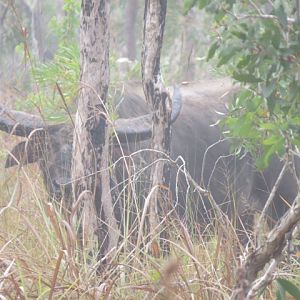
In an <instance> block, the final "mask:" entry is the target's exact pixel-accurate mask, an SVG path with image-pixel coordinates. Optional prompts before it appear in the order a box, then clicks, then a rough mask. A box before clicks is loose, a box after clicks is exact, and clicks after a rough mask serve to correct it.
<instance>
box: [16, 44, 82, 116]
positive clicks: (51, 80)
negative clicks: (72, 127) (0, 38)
mask: <svg viewBox="0 0 300 300" xmlns="http://www.w3.org/2000/svg"><path fill="white" fill-rule="evenodd" d="M79 74H80V65H79V49H78V46H77V45H70V46H68V47H65V46H60V47H59V49H58V51H57V53H56V54H55V56H54V59H53V61H50V62H48V63H39V64H37V66H36V67H34V68H33V69H32V77H33V80H34V82H35V84H36V87H37V89H36V91H34V92H31V93H30V94H29V95H28V96H27V101H26V102H25V103H24V102H20V101H19V102H18V103H17V106H18V108H19V109H22V108H23V107H24V106H26V108H27V109H29V110H32V109H33V108H35V107H38V108H39V109H41V110H42V112H43V117H44V118H45V119H49V120H53V121H63V120H64V119H65V117H66V116H67V111H66V106H69V105H70V104H71V103H72V102H73V100H74V99H75V98H76V96H77V93H78V82H79ZM59 90H60V91H61V92H62V95H63V97H62V95H61V94H60V91H59Z"/></svg>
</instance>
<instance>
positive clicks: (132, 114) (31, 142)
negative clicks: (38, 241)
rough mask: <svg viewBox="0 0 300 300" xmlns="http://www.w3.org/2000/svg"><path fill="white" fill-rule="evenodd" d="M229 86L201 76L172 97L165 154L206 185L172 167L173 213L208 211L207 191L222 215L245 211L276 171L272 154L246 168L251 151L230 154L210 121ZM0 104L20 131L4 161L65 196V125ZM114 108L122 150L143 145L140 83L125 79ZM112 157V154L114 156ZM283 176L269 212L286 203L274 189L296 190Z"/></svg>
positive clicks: (146, 125)
mask: <svg viewBox="0 0 300 300" xmlns="http://www.w3.org/2000/svg"><path fill="white" fill-rule="evenodd" d="M234 91H235V88H234V87H233V85H232V83H231V82H230V81H229V80H227V79H220V80H205V81H200V82H196V83H192V84H187V85H182V86H181V94H182V97H183V106H182V109H181V112H180V114H179V111H180V104H178V105H177V104H176V103H177V102H180V101H175V109H174V112H173V115H172V119H173V120H175V119H176V118H177V117H178V118H177V121H176V122H175V123H174V124H173V126H172V130H173V136H172V148H171V157H172V158H173V159H176V158H178V157H180V158H182V161H183V162H185V166H186V170H187V171H188V172H189V174H190V175H191V177H192V179H193V181H195V182H196V183H198V184H199V185H200V186H201V187H203V188H205V189H207V190H208V191H209V192H210V194H211V197H207V196H206V195H202V194H201V193H198V192H197V191H196V190H195V189H194V188H193V186H191V185H190V184H189V180H188V178H186V176H184V174H179V176H178V172H177V171H178V169H177V168H172V174H171V191H172V198H173V203H174V204H175V205H176V207H177V208H178V212H179V213H180V215H183V216H187V215H189V214H190V213H192V214H193V215H194V217H195V218H196V220H197V222H202V221H203V220H204V219H206V218H207V217H208V216H210V214H211V212H212V211H213V209H212V208H213V205H211V204H210V201H211V199H212V198H213V199H214V200H215V202H216V203H217V204H218V207H220V208H221V209H222V211H223V212H225V213H226V214H228V215H229V216H232V215H233V214H234V215H237V216H241V217H243V216H247V215H249V212H250V210H253V211H254V210H260V209H261V208H262V207H263V205H264V203H265V201H266V199H267V197H268V194H269V191H270V189H271V188H272V186H273V185H274V183H275V180H276V178H277V176H278V174H279V171H280V162H279V161H278V160H276V159H275V160H274V162H273V164H272V165H271V166H270V168H269V169H267V170H266V171H265V172H264V173H259V172H256V171H255V169H254V167H253V164H252V162H251V157H249V156H248V155H244V156H243V157H242V158H241V157H237V156H235V155H233V154H231V153H230V151H229V149H230V143H229V141H228V140H227V139H224V138H223V135H222V130H220V128H219V126H218V125H216V123H217V122H218V120H219V119H220V118H222V115H223V114H225V113H226V110H227V109H226V104H227V103H228V102H229V101H230V100H231V99H232V94H233V92H234ZM174 98H175V100H176V99H177V100H178V99H179V98H180V96H179V93H177V94H176V93H175V96H174ZM1 110H2V111H1V113H0V130H2V131H5V132H8V133H11V134H14V135H19V136H23V137H27V138H28V139H27V140H26V141H23V142H21V143H19V144H18V145H16V146H15V147H14V148H13V150H12V151H11V153H10V155H9V156H8V158H7V160H6V167H7V168H9V167H12V166H14V165H16V164H18V163H22V164H27V163H34V162H38V164H39V166H40V169H41V171H42V174H43V178H44V182H45V185H46V188H47V191H48V193H49V195H50V196H51V197H55V198H60V197H61V195H62V193H64V194H65V197H66V195H70V194H71V189H70V186H71V185H70V181H71V150H72V140H73V139H72V134H73V130H72V126H71V125H68V124H59V125H46V124H45V122H44V121H43V120H42V119H41V118H40V117H38V116H32V115H29V114H27V113H23V112H16V111H11V110H7V109H3V108H1ZM117 110H118V113H119V116H120V117H121V118H122V119H119V120H117V121H116V122H115V129H116V134H117V135H118V137H119V140H120V142H121V144H122V147H124V149H126V153H133V152H134V151H136V150H140V149H148V148H149V147H150V144H149V142H148V143H147V142H143V143H140V142H139V141H140V140H146V139H148V138H149V137H150V136H151V115H149V114H146V113H147V111H148V110H147V106H146V104H145V101H144V95H143V91H142V88H141V86H140V85H137V84H128V85H127V86H126V89H125V95H124V97H123V98H122V100H121V101H119V103H118V104H117ZM145 114H146V115H145ZM178 115H179V116H178ZM214 124H215V125H214ZM213 125H214V126H213ZM116 148H118V147H116ZM116 153H118V151H116ZM143 153H144V155H141V157H142V159H144V160H145V161H146V162H149V156H150V155H148V154H147V153H149V152H147V151H146V150H145V151H144V152H143ZM118 157H120V154H119V155H116V157H114V160H117V159H118ZM120 174H121V176H119V179H118V180H120V179H122V178H120V177H122V174H123V169H122V171H120V170H119V175H120ZM126 176H127V175H126ZM117 177H118V176H117ZM290 177H291V176H289V175H288V174H287V175H286V177H285V178H284V180H283V182H282V184H281V186H280V187H279V190H278V192H277V194H276V196H275V199H274V207H275V208H279V209H277V212H276V213H277V214H278V215H277V216H281V215H282V214H283V212H284V211H285V210H286V208H287V206H286V205H285V204H284V202H283V201H282V198H281V196H282V197H284V198H285V200H286V201H288V202H291V201H292V200H293V197H294V195H295V193H296V191H297V188H296V185H295V184H296V183H295V181H293V179H292V180H290V179H291V178H290ZM286 187H287V188H286ZM142 196H143V197H144V196H145V195H142ZM275 210H276V209H275ZM275 210H274V211H275ZM272 216H273V217H274V216H275V214H274V213H273V214H272Z"/></svg>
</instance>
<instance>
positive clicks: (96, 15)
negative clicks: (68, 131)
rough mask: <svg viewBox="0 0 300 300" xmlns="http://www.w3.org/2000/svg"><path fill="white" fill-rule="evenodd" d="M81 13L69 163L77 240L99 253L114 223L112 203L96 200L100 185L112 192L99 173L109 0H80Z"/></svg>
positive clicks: (104, 166)
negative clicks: (71, 156)
mask: <svg viewBox="0 0 300 300" xmlns="http://www.w3.org/2000/svg"><path fill="white" fill-rule="evenodd" d="M80 18H81V19H80V66H81V71H80V83H81V90H80V95H79V100H78V108H77V114H76V120H75V129H74V141H73V164H72V177H73V192H74V199H75V201H76V202H75V203H80V205H79V207H80V209H79V210H78V212H77V214H75V215H76V216H77V218H76V220H73V221H75V222H80V240H81V242H82V245H83V247H84V249H86V250H88V251H93V250H96V251H97V250H98V247H99V246H100V247H101V249H100V254H101V256H103V255H104V251H107V250H108V249H107V244H108V243H107V239H108V238H107V230H108V229H109V228H110V227H115V226H116V222H111V221H110V220H108V219H109V215H111V209H110V207H112V204H111V203H110V204H109V203H108V205H103V202H102V201H101V200H103V199H101V196H103V191H105V192H106V193H107V195H106V196H107V197H106V199H105V200H108V201H111V197H110V194H109V187H107V184H108V185H109V179H108V180H103V178H102V176H105V175H107V172H104V175H103V174H102V173H101V172H100V170H101V169H105V170H106V169H107V164H108V159H107V156H108V154H107V153H105V151H108V146H107V147H105V143H106V140H107V139H106V134H107V129H106V119H107V115H106V110H105V102H106V98H107V93H108V85H109V62H108V58H109V2H108V1H106V0H93V1H90V0H82V3H81V17H80ZM102 156H103V157H104V158H105V159H104V160H103V161H102ZM103 183H104V184H105V185H104V186H103ZM105 204H107V203H105ZM76 207H77V205H76ZM107 209H108V210H107ZM97 210H98V211H97ZM103 214H104V216H103ZM99 217H101V220H100V218H99ZM104 224H105V225H104ZM114 241H115V239H114ZM110 242H111V240H110ZM98 243H99V244H98ZM109 247H112V245H110V246H109ZM94 253H95V252H94Z"/></svg>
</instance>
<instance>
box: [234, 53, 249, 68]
mask: <svg viewBox="0 0 300 300" xmlns="http://www.w3.org/2000/svg"><path fill="white" fill-rule="evenodd" d="M250 61H251V55H246V56H243V57H242V58H241V60H240V61H239V62H238V64H237V68H238V69H242V68H244V67H246V66H247V65H249V63H250Z"/></svg>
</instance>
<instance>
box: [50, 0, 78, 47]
mask: <svg viewBox="0 0 300 300" xmlns="http://www.w3.org/2000/svg"><path fill="white" fill-rule="evenodd" d="M80 4H81V1H79V0H64V6H63V12H64V16H63V17H62V18H59V17H57V16H54V17H52V18H51V20H50V22H49V26H50V28H51V29H52V30H53V32H54V33H55V34H56V36H57V37H58V38H59V43H60V44H64V45H68V44H70V43H71V44H74V43H77V44H78V41H79V39H78V32H79V22H80V18H79V15H80Z"/></svg>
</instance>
